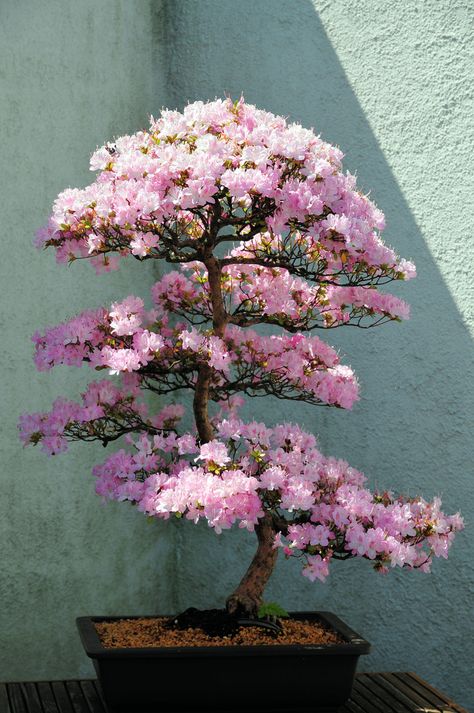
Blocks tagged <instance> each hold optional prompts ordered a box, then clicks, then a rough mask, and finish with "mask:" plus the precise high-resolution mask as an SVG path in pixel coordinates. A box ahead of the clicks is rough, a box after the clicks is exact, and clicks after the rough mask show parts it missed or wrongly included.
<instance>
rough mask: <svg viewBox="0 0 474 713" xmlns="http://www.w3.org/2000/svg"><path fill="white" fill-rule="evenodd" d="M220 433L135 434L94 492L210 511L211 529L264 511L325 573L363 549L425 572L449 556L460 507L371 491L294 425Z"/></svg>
mask: <svg viewBox="0 0 474 713" xmlns="http://www.w3.org/2000/svg"><path fill="white" fill-rule="evenodd" d="M216 426H217V429H216V430H217V435H218V437H217V438H216V439H215V440H213V441H210V442H209V443H206V444H204V445H199V443H198V441H197V439H196V438H195V436H193V435H192V434H185V435H183V436H181V437H178V435H177V433H175V432H172V433H170V434H168V435H157V436H154V437H153V438H151V437H148V436H145V435H144V436H142V437H141V438H140V439H139V440H138V441H137V442H136V443H135V444H134V445H135V452H134V453H133V454H130V453H127V452H125V451H124V450H121V451H119V452H117V453H114V454H112V456H110V457H109V458H108V459H107V460H106V461H105V463H103V464H102V465H100V466H97V467H96V468H95V469H94V474H95V476H96V478H97V484H96V490H97V493H98V494H100V495H102V496H105V497H107V498H112V499H117V500H130V501H132V502H134V503H136V504H137V506H138V508H139V509H140V510H141V511H143V512H145V513H146V514H147V515H150V516H155V517H158V518H165V519H166V518H168V517H170V516H177V517H185V518H186V519H189V520H192V521H193V522H197V521H198V520H200V519H205V520H207V522H208V524H209V526H210V527H213V528H214V529H215V530H216V532H220V531H221V530H223V529H227V528H229V527H231V526H232V525H234V524H235V523H236V522H238V523H239V527H243V528H247V529H249V530H252V529H253V528H254V527H255V525H256V524H257V521H258V518H259V517H261V516H262V515H263V512H264V511H266V512H271V513H272V514H273V515H274V517H275V522H276V523H278V532H277V535H276V538H275V546H279V547H283V549H284V552H285V554H286V555H287V556H298V557H300V558H301V559H302V564H303V574H304V576H306V577H308V578H310V579H312V580H314V579H316V578H318V579H320V580H324V579H325V577H326V576H327V574H328V572H329V564H330V562H331V561H332V560H337V559H340V558H345V557H349V556H351V557H356V556H357V557H363V558H365V559H368V560H370V561H372V562H373V564H374V566H375V568H376V569H377V570H379V571H383V572H385V571H387V569H388V568H390V567H395V566H399V567H404V566H405V567H409V568H417V569H421V570H422V571H425V572H427V571H429V568H430V564H431V561H432V558H433V556H436V557H439V556H442V557H446V556H447V553H448V550H449V547H450V545H451V542H452V540H453V538H454V534H455V532H456V531H458V530H460V529H462V527H463V522H462V518H461V517H460V516H459V514H456V515H454V516H446V515H444V514H443V512H442V511H441V509H440V506H441V501H440V500H439V498H436V499H435V500H434V501H433V502H431V503H430V502H426V501H425V500H423V499H422V498H412V499H404V498H398V497H395V496H394V495H393V494H391V493H382V494H377V493H372V492H370V491H369V490H368V489H367V488H366V487H365V486H364V482H365V478H364V476H363V475H362V474H361V473H360V472H358V471H357V470H355V469H354V468H351V467H350V466H349V465H348V464H347V463H346V462H345V461H342V460H337V459H335V458H326V457H324V456H323V455H322V454H321V453H320V451H319V450H318V449H317V447H316V441H315V438H314V436H312V435H311V434H308V433H305V432H304V431H302V430H301V429H300V428H299V427H298V426H294V425H292V424H281V425H278V426H275V427H274V428H268V427H267V426H265V425H264V424H262V423H257V422H251V423H244V422H242V421H240V420H239V419H237V418H233V419H227V420H226V419H224V420H222V421H220V422H219V423H217V424H216Z"/></svg>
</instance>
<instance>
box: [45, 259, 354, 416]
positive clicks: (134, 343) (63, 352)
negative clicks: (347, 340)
mask: <svg viewBox="0 0 474 713" xmlns="http://www.w3.org/2000/svg"><path fill="white" fill-rule="evenodd" d="M166 277H167V279H165V280H162V281H160V282H159V283H157V285H155V287H154V288H153V294H154V295H155V298H156V295H157V293H158V290H162V288H163V282H164V283H165V284H166V285H169V286H170V288H171V289H170V294H174V293H173V289H172V288H174V287H175V286H176V282H177V283H178V284H179V285H181V284H182V282H181V280H180V279H179V278H181V277H182V276H181V275H180V274H179V273H171V275H168V276H166ZM175 278H176V280H175ZM183 327H184V325H183V324H181V323H178V324H176V325H174V327H172V328H171V327H169V326H168V321H167V318H166V315H163V314H161V315H159V314H158V313H157V312H156V311H153V310H151V311H149V312H146V311H145V309H144V303H143V300H141V299H140V298H137V297H133V296H130V297H127V298H126V299H125V300H123V301H122V302H117V303H114V304H113V305H112V307H111V308H110V309H109V310H107V309H105V308H103V309H100V310H96V311H95V312H91V311H87V312H84V313H82V314H81V315H78V316H76V317H74V318H73V319H71V320H69V321H67V322H64V323H62V324H60V325H58V326H56V327H51V328H48V329H47V330H46V331H45V333H44V334H39V333H36V334H35V335H34V337H33V341H34V343H35V363H36V365H37V368H38V369H40V370H46V369H49V368H52V367H53V366H55V365H57V364H69V365H74V366H79V365H80V364H81V362H86V363H88V364H89V366H90V367H92V368H95V369H97V368H99V369H101V368H108V369H109V373H110V374H111V375H114V374H121V373H132V372H133V373H136V374H140V375H144V376H145V375H148V374H150V375H151V374H154V375H155V376H158V378H160V379H161V381H162V382H166V381H167V380H168V381H169V380H170V379H173V378H174V376H175V375H176V373H178V374H181V375H182V374H183V371H185V372H186V373H187V375H188V380H185V381H183V384H182V385H183V388H184V387H188V386H189V384H190V383H191V384H192V383H193V380H194V378H195V375H196V373H197V371H198V369H199V366H200V365H201V364H202V363H203V362H206V363H208V364H209V365H210V366H211V367H212V369H213V372H214V375H213V399H214V400H216V401H218V400H220V399H222V398H223V397H224V396H225V394H226V393H229V391H230V392H232V391H234V390H235V391H236V392H237V391H242V392H245V393H256V392H259V391H262V390H263V391H267V392H268V393H277V391H278V390H282V391H283V392H285V393H287V394H290V393H293V392H294V395H295V396H300V397H301V398H305V399H307V400H309V401H312V402H317V403H325V404H330V405H335V406H339V407H342V408H351V407H352V405H353V403H354V402H355V400H356V399H357V398H358V383H357V380H356V378H355V376H354V373H353V372H352V370H351V369H350V367H348V366H344V365H342V364H340V363H339V357H338V355H337V353H336V351H335V350H334V349H333V348H332V347H330V346H329V345H327V344H326V343H325V342H323V341H322V340H321V339H319V338H318V337H308V336H304V335H303V334H294V335H289V334H281V335H271V336H263V335H260V334H258V333H257V332H255V331H253V330H250V329H242V328H240V327H237V326H235V325H229V326H228V327H227V329H226V331H225V334H224V336H223V337H222V338H220V337H217V336H215V335H214V334H212V332H209V330H207V331H198V330H197V329H196V328H195V327H191V328H186V329H183ZM163 388H164V386H163Z"/></svg>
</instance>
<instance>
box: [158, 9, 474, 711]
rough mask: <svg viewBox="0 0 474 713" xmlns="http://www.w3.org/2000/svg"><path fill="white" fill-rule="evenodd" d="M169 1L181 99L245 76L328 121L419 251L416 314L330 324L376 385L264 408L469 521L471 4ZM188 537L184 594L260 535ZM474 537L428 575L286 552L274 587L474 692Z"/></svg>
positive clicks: (232, 575) (403, 663)
mask: <svg viewBox="0 0 474 713" xmlns="http://www.w3.org/2000/svg"><path fill="white" fill-rule="evenodd" d="M167 7H168V12H169V18H168V23H169V24H168V33H167V38H168V43H169V44H168V47H169V52H168V53H167V57H168V60H169V63H168V67H167V76H168V86H169V88H170V91H173V95H172V98H173V104H176V105H178V106H181V105H182V104H183V103H184V102H185V101H187V100H194V99H198V98H199V99H205V98H214V97H215V96H222V95H223V94H225V93H230V94H231V95H232V96H233V97H238V96H239V95H240V93H241V92H242V91H243V92H244V95H245V97H246V99H247V100H248V101H251V102H254V103H256V104H257V105H259V106H262V107H264V108H267V109H269V110H272V111H276V112H278V113H282V114H285V115H289V116H290V117H292V118H293V119H295V120H297V121H301V122H302V123H303V124H304V125H306V126H314V127H316V129H317V130H318V131H319V132H320V133H321V134H322V135H323V137H324V138H325V139H327V140H329V141H332V142H334V143H337V144H339V145H340V146H341V147H342V148H343V150H344V151H345V153H346V165H347V167H348V168H349V169H350V170H352V171H356V172H357V175H358V177H359V182H360V184H361V185H362V186H363V188H364V190H366V191H369V190H370V191H371V195H372V197H373V198H374V199H375V201H376V203H377V204H378V205H379V206H380V208H382V210H384V212H385V213H386V216H387V223H388V228H387V231H386V240H387V242H388V243H389V244H393V245H394V246H396V247H397V249H398V250H399V251H400V252H401V254H402V255H404V256H405V257H411V258H413V259H414V260H415V262H416V263H417V265H418V268H419V277H418V279H417V280H416V281H415V282H412V283H409V284H406V285H403V284H402V285H400V290H399V292H400V293H401V294H402V295H403V297H405V298H406V299H407V300H408V301H409V302H410V303H411V305H412V313H413V317H412V320H411V321H410V322H408V323H406V324H403V325H396V324H391V325H386V326H385V327H382V328H381V329H380V330H372V331H367V332H366V331H362V330H344V329H341V330H338V331H337V332H330V333H329V334H328V340H329V341H332V342H335V343H337V344H338V345H340V348H341V351H342V353H344V354H346V355H347V356H346V361H347V363H350V364H351V365H352V366H353V367H354V369H355V370H356V372H357V373H358V374H359V376H360V380H361V385H362V394H363V396H362V400H361V402H359V404H358V405H357V406H356V407H355V408H354V410H353V412H352V413H343V412H341V411H339V410H329V409H326V410H325V411H324V410H321V409H316V408H314V409H311V407H305V406H302V407H299V408H298V407H296V406H295V405H294V404H288V405H287V406H286V407H282V405H281V402H279V403H278V406H277V408H276V409H275V404H274V403H270V402H268V403H267V404H266V405H265V406H263V404H262V401H261V400H258V403H257V405H255V404H252V407H253V409H254V412H255V413H256V414H257V415H258V416H262V417H265V418H266V419H268V420H269V421H274V420H275V418H282V416H283V415H284V416H285V417H286V418H288V419H296V418H298V419H299V420H301V421H302V422H303V423H304V424H305V425H306V426H308V427H310V428H312V429H313V430H314V431H315V432H316V433H319V434H320V442H321V445H322V447H323V449H324V450H325V451H326V452H328V453H331V454H334V455H337V456H340V457H346V458H347V459H348V460H349V461H350V462H351V463H352V464H353V465H355V466H357V467H359V468H361V469H362V470H363V471H364V472H366V474H367V475H368V476H369V478H370V482H371V483H372V484H377V485H378V486H382V487H393V488H396V489H399V490H401V491H408V492H409V493H413V494H415V493H422V494H424V495H425V496H426V497H431V496H433V495H436V494H441V495H443V496H444V501H445V505H446V508H447V509H448V510H456V509H458V508H461V509H462V511H463V513H464V514H465V516H466V520H467V525H468V528H469V527H471V523H472V520H473V515H472V509H473V506H472V499H471V498H470V493H471V492H472V479H473V449H472V425H473V413H474V392H473V381H472V363H473V362H472V356H473V350H472V330H473V328H474V323H473V307H474V295H473V286H472V279H471V274H472V269H473V257H474V244H473V241H472V230H470V229H469V227H468V223H469V222H470V221H469V219H466V216H471V215H472V208H473V199H472V195H473V185H472V171H471V170H470V158H471V155H472V150H473V148H474V136H473V133H472V125H471V124H470V118H471V117H472V109H473V106H472V101H473V99H472V97H473V95H472V83H470V81H469V79H468V78H469V73H470V72H472V69H473V66H472V49H473V43H472V36H473V35H472V19H473V13H472V3H470V2H467V1H466V2H462V0H425V1H424V2H417V1H415V2H406V1H405V0H395V1H394V2H390V3H388V2H381V1H377V0H375V1H374V0H331V1H330V2H329V1H328V2H316V3H315V4H314V5H313V3H311V2H309V1H308V0H293V1H291V2H288V0H268V1H267V2H265V1H263V0H260V1H258V0H257V2H255V0H240V2H238V3H236V2H232V0H219V2H218V1H217V0H204V1H201V2H186V1H182V0H178V1H175V2H169V3H168V4H167ZM470 126H471V129H470V133H468V130H469V127H470ZM471 222H472V221H471ZM470 330H471V332H470ZM250 410H251V409H249V411H250ZM283 411H284V414H282V412H283ZM179 537H180V538H182V547H181V550H180V551H181V555H180V557H181V563H180V564H181V566H180V568H179V570H178V572H179V577H180V582H181V586H180V587H179V592H180V595H181V603H182V604H183V606H184V605H185V604H191V602H194V603H195V604H196V603H197V604H201V605H204V604H205V603H209V602H210V601H213V602H215V603H218V602H221V601H222V598H223V597H224V596H225V594H226V593H227V592H228V591H229V588H230V587H231V586H232V585H233V584H234V583H235V581H236V579H237V577H238V574H239V573H240V571H241V570H242V567H243V565H241V564H240V565H239V557H240V555H241V554H243V553H248V552H249V550H248V537H247V536H246V535H245V534H240V533H231V534H228V535H226V536H224V537H222V538H221V539H219V540H216V538H215V536H214V535H213V534H212V533H210V532H208V531H207V530H206V529H205V528H202V529H201V530H200V532H199V537H196V532H195V531H194V530H193V528H192V526H189V527H188V528H184V529H183V532H182V533H180V535H179ZM468 538H469V531H468V532H467V533H464V534H462V535H461V536H460V537H459V538H458V541H457V542H456V544H455V547H454V549H453V550H452V556H451V558H450V559H449V560H448V561H447V562H444V561H442V562H439V561H438V562H436V564H435V566H434V568H433V569H434V572H433V574H432V575H431V576H427V575H423V574H419V573H409V572H393V573H391V574H390V575H389V576H387V577H381V576H378V575H376V574H375V573H374V572H372V570H371V569H370V567H369V566H368V563H364V562H348V563H341V564H340V566H339V567H336V568H335V570H334V572H333V574H332V575H331V577H330V579H329V580H328V582H327V583H326V584H325V585H319V584H311V583H308V582H306V581H305V580H304V579H303V578H302V577H300V575H299V574H298V567H297V566H295V567H292V566H291V564H290V563H287V562H280V563H279V569H278V572H277V573H276V574H275V576H274V578H273V580H272V583H271V586H270V591H269V593H268V598H269V599H277V600H278V601H281V603H282V604H284V605H286V606H287V607H295V608H315V607H320V608H328V609H331V610H333V611H336V612H339V613H340V614H341V615H343V616H345V617H346V619H347V620H348V621H349V622H350V623H351V624H352V625H353V626H354V627H355V628H356V629H358V630H360V631H361V633H363V634H364V635H365V636H367V638H368V639H369V640H371V641H372V642H373V654H371V655H370V657H367V660H364V662H363V665H364V666H365V667H366V668H367V669H372V670H381V669H382V670H383V669H392V670H393V669H405V670H407V669H410V670H415V671H418V673H419V674H421V675H423V676H425V677H426V678H427V679H428V680H430V681H432V682H433V683H434V684H437V685H439V686H440V687H441V688H443V689H445V690H446V691H448V692H449V693H451V694H452V695H453V696H454V697H456V698H457V699H459V700H460V701H462V702H464V704H465V705H466V706H469V704H470V705H471V706H473V707H474V688H473V685H474V682H473V680H472V661H471V660H469V657H468V656H462V658H461V660H460V661H458V660H457V659H456V655H457V652H458V650H459V649H460V648H461V647H462V651H463V652H464V650H465V643H466V642H467V641H471V640H472V635H473V633H474V632H473V617H472V614H473V611H472V595H473V588H474V587H473V563H472V557H471V556H470V551H469V549H468ZM364 565H367V566H364ZM186 585H187V586H186Z"/></svg>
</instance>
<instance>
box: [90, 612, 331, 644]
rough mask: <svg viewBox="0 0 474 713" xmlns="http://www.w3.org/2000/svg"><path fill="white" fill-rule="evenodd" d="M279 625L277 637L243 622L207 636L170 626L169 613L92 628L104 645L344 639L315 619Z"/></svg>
mask: <svg viewBox="0 0 474 713" xmlns="http://www.w3.org/2000/svg"><path fill="white" fill-rule="evenodd" d="M281 625H282V627H283V633H282V634H280V635H279V636H276V637H275V636H272V635H269V634H268V633H266V632H265V631H264V630H263V629H261V628H260V627H258V626H243V627H240V628H238V629H237V630H236V631H235V632H234V633H232V634H229V635H225V636H209V634H206V633H205V632H204V631H203V630H202V629H199V628H187V629H180V628H171V627H170V618H169V617H157V618H156V619H155V618H143V619H119V620H118V621H103V622H96V623H95V628H96V630H97V633H98V634H99V638H100V640H101V642H102V645H103V646H105V647H106V648H148V647H174V646H259V645H265V646H281V645H285V644H300V645H304V644H311V645H313V646H314V645H321V644H340V643H344V640H343V639H342V638H341V637H340V636H339V635H338V634H336V633H335V632H334V631H332V630H331V629H327V628H326V627H325V626H324V625H323V624H320V623H317V622H312V621H305V620H296V619H283V620H282V621H281Z"/></svg>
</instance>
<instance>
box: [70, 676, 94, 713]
mask: <svg viewBox="0 0 474 713" xmlns="http://www.w3.org/2000/svg"><path fill="white" fill-rule="evenodd" d="M65 683H66V690H67V692H68V694H69V698H70V699H71V703H72V707H73V710H74V713H90V711H89V706H88V705H87V701H86V699H85V698H84V694H83V693H82V689H81V687H80V685H79V683H78V682H77V681H66V682H65Z"/></svg>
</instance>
